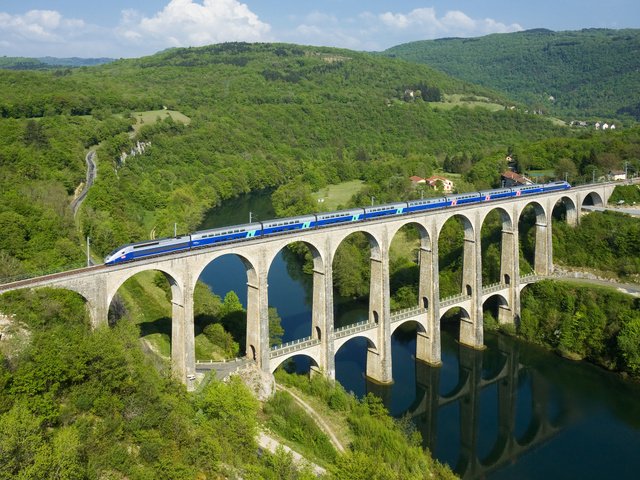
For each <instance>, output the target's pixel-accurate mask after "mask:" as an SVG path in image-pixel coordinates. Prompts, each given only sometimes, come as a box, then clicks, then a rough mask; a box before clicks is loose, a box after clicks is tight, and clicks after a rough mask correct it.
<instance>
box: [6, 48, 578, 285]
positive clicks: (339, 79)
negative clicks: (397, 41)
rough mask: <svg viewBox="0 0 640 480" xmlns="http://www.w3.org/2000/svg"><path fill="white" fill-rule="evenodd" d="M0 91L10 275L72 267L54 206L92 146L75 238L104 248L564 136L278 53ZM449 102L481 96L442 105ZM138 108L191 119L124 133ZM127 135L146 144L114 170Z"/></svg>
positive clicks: (449, 85) (426, 80)
mask: <svg viewBox="0 0 640 480" xmlns="http://www.w3.org/2000/svg"><path fill="white" fill-rule="evenodd" d="M0 90H1V91H2V92H3V95H2V97H1V98H0V158H1V159H2V162H0V192H1V193H0V226H2V227H3V229H4V230H3V231H5V232H13V233H11V235H8V237H9V238H6V239H4V238H2V236H0V251H2V252H3V254H4V255H5V261H4V264H5V265H9V264H11V265H13V262H9V261H8V260H7V258H6V257H7V256H8V257H10V258H11V259H18V260H19V261H20V262H21V263H22V265H23V269H25V270H27V271H39V270H40V269H44V268H46V267H47V266H51V265H64V264H65V262H69V261H70V260H71V259H73V258H77V261H79V262H82V258H83V257H82V251H81V249H80V248H78V249H77V250H74V249H73V248H72V247H71V245H70V244H69V243H67V242H62V241H60V238H64V237H66V238H70V239H71V242H72V243H74V244H79V245H81V244H82V242H79V241H78V238H77V237H78V234H77V233H74V229H73V228H72V227H73V222H72V221H71V220H70V219H69V218H68V212H67V211H66V210H65V208H64V207H65V206H64V204H61V202H64V200H65V198H67V199H68V198H69V196H70V195H72V194H73V192H74V190H75V189H76V187H77V186H78V185H79V184H80V183H81V182H82V181H83V179H84V176H85V173H84V171H85V165H84V158H83V157H84V155H83V148H86V147H88V146H90V145H94V144H97V143H99V142H102V143H101V147H100V149H99V150H98V159H99V165H98V171H99V174H98V178H97V181H96V183H95V184H94V186H93V187H92V189H91V191H90V192H89V195H88V197H87V200H86V202H85V204H84V205H83V208H82V210H81V212H80V222H81V226H82V229H81V231H80V235H79V237H80V238H84V237H85V236H87V235H88V236H90V237H91V239H92V246H93V248H94V250H95V251H96V252H99V253H100V254H105V253H107V252H108V251H110V250H111V249H113V248H114V247H115V246H116V245H119V244H123V243H127V242H130V241H132V240H139V239H143V238H148V235H149V232H150V231H151V230H152V229H154V228H155V232H156V235H158V236H161V235H168V234H171V233H173V225H174V223H175V222H177V223H178V225H179V227H180V229H181V230H182V231H186V230H191V229H193V228H195V227H197V226H198V224H199V222H200V220H201V218H202V214H203V212H205V211H206V210H207V209H209V208H211V207H212V206H215V205H216V204H218V203H219V202H220V201H222V200H224V199H227V198H229V197H232V196H234V195H238V194H240V193H243V192H247V191H249V190H256V189H261V188H265V187H275V186H278V185H282V184H285V183H290V182H292V181H293V180H295V179H300V181H301V182H302V183H303V184H304V185H305V188H307V187H308V188H312V189H313V190H318V189H319V188H321V187H323V186H324V185H327V184H331V183H339V182H341V181H346V180H355V179H360V180H364V181H366V182H368V183H370V184H379V185H380V188H381V190H382V191H381V192H380V193H373V194H374V195H376V198H380V199H381V201H382V199H384V198H385V196H386V197H387V198H388V199H389V200H391V199H393V198H396V195H397V193H396V192H395V191H393V190H392V189H390V188H389V184H390V180H389V179H394V178H395V179H396V180H397V179H406V178H408V177H409V176H410V175H413V174H421V175H427V174H428V173H429V172H433V171H434V169H436V168H437V167H438V165H439V164H440V165H441V162H442V161H443V160H444V157H445V156H447V155H458V154H461V153H464V152H469V155H468V158H474V159H480V158H482V157H483V156H484V155H486V154H491V155H495V154H496V153H497V152H500V153H499V156H500V157H502V158H504V155H505V152H506V151H507V149H508V147H509V146H510V145H513V144H517V143H520V142H522V141H535V140H541V139H543V138H547V137H549V136H554V135H563V134H565V133H566V132H567V131H568V129H566V128H562V127H558V126H556V125H554V124H553V123H552V122H550V121H547V120H545V119H543V118H541V117H540V116H536V115H527V114H525V113H523V112H521V111H512V110H508V109H505V108H504V107H502V108H501V109H500V110H498V111H495V110H496V105H500V104H503V105H504V104H506V100H504V99H503V98H502V97H501V95H500V94H497V93H495V92H493V91H491V90H489V89H486V88H484V87H477V86H474V85H472V84H469V83H466V82H463V81H461V80H457V79H453V78H451V77H449V76H447V75H445V74H443V73H441V72H438V71H436V70H434V69H431V68H429V67H427V66H424V65H415V64H412V63H409V62H405V61H400V60H396V59H389V58H385V57H381V56H377V55H371V54H365V53H359V52H353V51H348V50H338V49H330V48H317V47H303V46H297V45H284V44H275V45H273V44H244V43H229V44H221V45H212V46H208V47H202V48H186V49H172V50H169V51H164V52H161V53H158V54H156V55H153V56H149V57H144V58H140V59H131V60H118V61H115V62H112V63H109V64H106V65H101V66H97V67H93V68H80V69H69V70H65V71H59V70H54V71H11V70H0ZM409 91H413V92H414V95H413V97H411V95H409V94H408V92H409ZM418 91H419V92H420V93H418ZM456 98H459V99H462V98H464V99H468V98H475V99H481V100H482V101H477V102H470V103H469V104H468V105H469V106H465V103H464V102H460V105H458V106H455V105H453V104H452V103H451V100H452V99H454V100H455V99H456ZM443 100H447V103H445V102H444V101H443ZM485 105H486V106H485ZM165 108H166V110H165ZM154 110H157V111H164V112H170V111H177V112H180V113H181V114H184V115H186V117H188V118H189V119H190V120H191V121H190V123H189V124H188V125H185V124H183V123H181V122H179V121H175V120H177V119H174V118H173V117H171V116H170V115H165V116H164V117H163V120H162V121H160V122H145V123H144V124H142V125H138V126H137V127H136V128H137V133H134V131H133V129H132V124H133V123H135V122H136V118H137V114H136V115H134V114H133V112H145V111H154ZM138 127H140V128H139V129H138ZM134 137H135V138H134ZM137 140H142V141H147V142H150V143H151V146H150V148H148V149H147V150H146V152H145V154H144V155H139V156H137V157H134V158H131V159H127V160H126V162H121V161H120V160H119V159H120V156H121V153H122V152H124V151H127V152H128V151H130V150H131V148H132V146H133V144H135V142H136V141H137ZM438 162H440V163H438ZM396 183H398V182H397V181H396ZM400 183H403V182H400ZM34 185H37V186H38V187H37V188H35V187H34ZM383 185H385V188H382V186H383ZM49 212H51V213H49ZM43 219H47V221H46V222H45V221H44V220H43ZM56 219H59V221H56ZM52 223H55V225H52ZM45 252H46V253H45ZM9 271H10V272H11V273H12V274H15V272H16V269H15V268H14V267H11V268H10V269H9ZM18 273H20V272H18Z"/></svg>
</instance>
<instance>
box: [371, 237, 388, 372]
mask: <svg viewBox="0 0 640 480" xmlns="http://www.w3.org/2000/svg"><path fill="white" fill-rule="evenodd" d="M384 233H385V236H386V231H385V232H384ZM386 240H387V239H386V238H385V239H384V241H383V242H381V245H380V246H379V252H378V255H379V258H376V257H375V256H374V255H372V257H371V281H370V287H369V321H371V320H373V321H374V322H375V323H376V324H377V325H378V327H377V329H376V330H377V335H376V337H377V338H376V346H375V348H374V347H369V349H368V350H367V378H369V379H370V380H372V381H374V382H377V383H383V384H384V383H393V376H392V367H391V306H390V304H389V301H390V298H391V292H390V290H389V250H388V247H387V245H388V242H387V241H386Z"/></svg>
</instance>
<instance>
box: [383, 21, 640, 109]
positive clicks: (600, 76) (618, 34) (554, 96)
mask: <svg viewBox="0 0 640 480" xmlns="http://www.w3.org/2000/svg"><path fill="white" fill-rule="evenodd" d="M384 54H385V55H388V56H393V57H398V58H403V59H406V60H409V61H413V62H418V63H424V64H428V65H430V66H432V67H434V68H437V69H439V70H441V71H443V72H446V73H448V74H450V75H453V76H454V77H457V78H461V79H464V80H466V81H469V82H474V83H477V84H480V85H484V86H485V87H488V88H492V89H495V90H499V91H501V92H505V93H506V94H508V95H510V96H511V97H512V98H514V99H517V100H519V101H521V102H524V103H526V104H527V105H528V106H529V108H532V109H539V110H542V111H544V112H549V113H552V114H555V115H558V116H562V117H564V118H567V119H574V118H585V117H586V118H594V119H595V118H600V119H601V120H602V119H604V120H611V119H614V118H616V117H617V118H620V117H625V116H627V117H634V118H635V119H636V120H638V119H640V76H639V75H638V69H640V30H637V29H626V30H605V29H587V30H580V31H567V32H553V31H550V30H544V29H536V30H528V31H524V32H517V33H506V34H493V35H487V36H485V37H480V38H445V39H440V40H427V41H420V42H412V43H407V44H404V45H398V46H396V47H393V48H390V49H388V50H386V51H385V52H384ZM603 117H604V118H603Z"/></svg>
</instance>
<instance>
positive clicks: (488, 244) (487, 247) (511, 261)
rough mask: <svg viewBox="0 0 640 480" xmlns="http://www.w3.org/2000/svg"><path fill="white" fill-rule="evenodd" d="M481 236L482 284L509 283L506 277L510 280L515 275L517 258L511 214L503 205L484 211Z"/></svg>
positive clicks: (481, 218)
mask: <svg viewBox="0 0 640 480" xmlns="http://www.w3.org/2000/svg"><path fill="white" fill-rule="evenodd" d="M496 216H497V218H496ZM496 222H497V224H496ZM498 224H499V225H498ZM480 237H481V249H482V250H481V251H482V254H481V256H482V285H483V286H487V285H492V284H495V283H507V282H506V279H507V278H508V279H509V281H510V279H511V276H512V275H514V272H515V262H516V260H517V259H516V255H515V238H514V229H513V219H512V217H511V214H510V213H509V212H508V211H507V210H505V209H504V208H503V207H494V208H491V209H490V210H486V211H484V212H483V215H482V216H481V217H480Z"/></svg>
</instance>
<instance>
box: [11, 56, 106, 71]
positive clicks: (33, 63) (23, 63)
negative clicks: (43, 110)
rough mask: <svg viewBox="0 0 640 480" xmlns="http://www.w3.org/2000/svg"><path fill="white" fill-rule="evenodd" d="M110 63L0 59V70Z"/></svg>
mask: <svg viewBox="0 0 640 480" xmlns="http://www.w3.org/2000/svg"><path fill="white" fill-rule="evenodd" d="M112 61H113V59H112V58H78V57H70V58H58V57H39V58H29V57H0V68H4V69H8V70H44V69H48V68H60V67H90V66H94V65H102V64H104V63H109V62H112Z"/></svg>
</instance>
